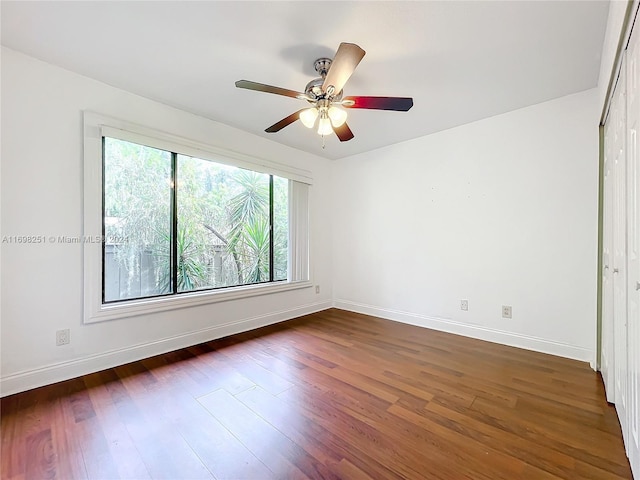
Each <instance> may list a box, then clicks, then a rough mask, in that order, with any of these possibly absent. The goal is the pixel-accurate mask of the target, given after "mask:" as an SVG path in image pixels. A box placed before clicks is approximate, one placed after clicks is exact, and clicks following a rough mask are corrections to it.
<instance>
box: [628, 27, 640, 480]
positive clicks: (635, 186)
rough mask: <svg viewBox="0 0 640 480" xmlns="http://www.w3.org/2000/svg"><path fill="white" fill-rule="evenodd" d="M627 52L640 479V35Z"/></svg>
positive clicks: (631, 397)
mask: <svg viewBox="0 0 640 480" xmlns="http://www.w3.org/2000/svg"><path fill="white" fill-rule="evenodd" d="M635 30H636V31H635V32H634V33H633V35H632V36H631V41H630V43H629V47H628V49H627V280H628V281H627V338H628V350H627V355H628V368H627V370H628V382H627V398H628V402H627V419H628V420H627V424H628V429H629V432H628V435H627V441H628V442H629V443H628V445H627V453H628V455H629V461H630V463H631V468H632V470H633V472H634V474H635V475H636V476H639V475H640V432H639V430H640V425H639V423H640V412H639V411H638V410H639V409H640V395H639V393H638V386H639V383H640V308H639V305H640V148H638V147H639V145H638V129H639V128H640V91H639V85H638V81H639V77H640V31H638V30H639V29H638V28H636V29H635Z"/></svg>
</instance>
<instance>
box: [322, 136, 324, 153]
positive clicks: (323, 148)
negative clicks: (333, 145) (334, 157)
mask: <svg viewBox="0 0 640 480" xmlns="http://www.w3.org/2000/svg"><path fill="white" fill-rule="evenodd" d="M322 149H323V150H324V135H322Z"/></svg>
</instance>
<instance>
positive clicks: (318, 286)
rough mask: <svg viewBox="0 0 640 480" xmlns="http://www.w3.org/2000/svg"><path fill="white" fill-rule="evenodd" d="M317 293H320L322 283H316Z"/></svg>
mask: <svg viewBox="0 0 640 480" xmlns="http://www.w3.org/2000/svg"><path fill="white" fill-rule="evenodd" d="M316 293H320V285H316Z"/></svg>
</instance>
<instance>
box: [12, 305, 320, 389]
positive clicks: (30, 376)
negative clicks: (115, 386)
mask: <svg viewBox="0 0 640 480" xmlns="http://www.w3.org/2000/svg"><path fill="white" fill-rule="evenodd" d="M331 307H332V302H331V301H330V300H328V301H324V302H317V303H311V304H308V305H302V306H300V307H296V308H292V309H289V310H282V311H278V312H271V313H268V314H265V315H260V316H256V317H251V318H246V319H243V320H238V321H235V322H229V323H226V324H222V325H216V326H213V327H209V328H205V329H202V330H197V331H194V332H189V333H185V334H183V335H179V336H175V337H170V338H164V339H162V340H158V341H154V342H150V343H144V344H140V345H134V346H131V347H127V348H122V349H119V350H112V351H108V352H103V353H100V354H97V355H91V356H89V357H84V358H79V359H75V360H70V361H67V362H62V363H57V364H52V365H48V366H45V367H41V368H36V369H32V370H25V371H22V372H18V373H15V374H11V375H7V376H4V377H2V378H0V397H4V396H6V395H12V394H14V393H19V392H24V391H26V390H30V389H32V388H37V387H42V386H44V385H50V384H52V383H56V382H61V381H63V380H69V379H70V378H75V377H79V376H81V375H87V374H89V373H94V372H99V371H100V370H105V369H107V368H112V367H116V366H118V365H123V364H125V363H129V362H134V361H136V360H141V359H143V358H149V357H152V356H154V355H160V354H163V353H167V352H171V351H173V350H177V349H180V348H185V347H190V346H192V345H197V344H199V343H203V342H208V341H210V340H215V339H216V338H222V337H226V336H228V335H233V334H236V333H241V332H246V331H249V330H253V329H256V328H260V327H264V326H267V325H271V324H274V323H278V322H282V321H285V320H290V319H292V318H296V317H300V316H302V315H308V314H310V313H314V312H319V311H321V310H326V309H328V308H331Z"/></svg>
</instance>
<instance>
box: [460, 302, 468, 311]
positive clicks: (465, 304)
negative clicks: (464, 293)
mask: <svg viewBox="0 0 640 480" xmlns="http://www.w3.org/2000/svg"><path fill="white" fill-rule="evenodd" d="M460 310H464V311H465V312H466V311H467V310H469V300H460Z"/></svg>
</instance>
